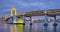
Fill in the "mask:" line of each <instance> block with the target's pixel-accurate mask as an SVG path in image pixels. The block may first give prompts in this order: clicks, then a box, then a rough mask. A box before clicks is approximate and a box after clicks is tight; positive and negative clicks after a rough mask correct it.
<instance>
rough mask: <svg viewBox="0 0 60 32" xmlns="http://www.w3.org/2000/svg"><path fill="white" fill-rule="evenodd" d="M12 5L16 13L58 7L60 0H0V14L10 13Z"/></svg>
mask: <svg viewBox="0 0 60 32" xmlns="http://www.w3.org/2000/svg"><path fill="white" fill-rule="evenodd" d="M12 7H16V8H17V12H18V13H20V12H29V11H37V10H48V9H60V0H0V16H4V15H5V14H10V8H12Z"/></svg>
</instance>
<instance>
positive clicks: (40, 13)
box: [0, 8, 60, 32]
mask: <svg viewBox="0 0 60 32" xmlns="http://www.w3.org/2000/svg"><path fill="white" fill-rule="evenodd" d="M16 10H17V9H16V8H11V9H10V16H8V15H6V16H4V17H2V18H0V20H1V21H0V22H1V23H4V22H5V23H6V22H7V24H14V25H13V27H15V28H14V29H15V30H14V32H17V31H16V30H17V29H18V32H19V31H21V32H24V31H22V30H24V25H25V24H26V23H25V20H24V18H23V17H29V18H30V19H29V20H26V21H30V22H29V25H30V32H32V31H31V27H32V21H31V19H32V16H49V17H54V19H55V21H54V22H53V26H54V32H56V29H57V28H56V27H57V23H56V16H57V15H60V9H52V10H39V11H32V12H24V13H22V14H17V11H16ZM16 18H17V20H16ZM3 21H4V22H3ZM45 21H46V19H45ZM15 24H16V25H15ZM43 26H44V32H47V26H48V24H47V22H45V23H44V24H43ZM16 27H17V28H16ZM11 31H12V30H11ZM50 32H53V31H52V28H51V29H50Z"/></svg>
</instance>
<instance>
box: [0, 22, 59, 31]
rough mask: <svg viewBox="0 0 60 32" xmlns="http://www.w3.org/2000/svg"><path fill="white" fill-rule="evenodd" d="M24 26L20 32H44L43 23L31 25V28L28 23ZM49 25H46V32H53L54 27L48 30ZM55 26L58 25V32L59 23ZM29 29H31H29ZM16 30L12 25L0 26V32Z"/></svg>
mask: <svg viewBox="0 0 60 32" xmlns="http://www.w3.org/2000/svg"><path fill="white" fill-rule="evenodd" d="M25 24H26V25H25V26H24V28H21V29H23V30H22V31H24V32H44V30H43V29H44V28H43V27H44V26H43V24H44V23H33V24H32V26H30V24H29V23H25ZM50 24H51V23H48V26H47V32H53V28H54V27H53V25H52V27H51V28H50ZM57 24H58V26H57V32H60V23H57ZM30 27H31V29H30ZM18 29H19V28H18V26H16V27H15V29H14V25H12V24H0V32H14V31H16V30H17V31H18ZM21 29H20V30H21ZM51 29H52V31H51ZM19 32H21V31H19Z"/></svg>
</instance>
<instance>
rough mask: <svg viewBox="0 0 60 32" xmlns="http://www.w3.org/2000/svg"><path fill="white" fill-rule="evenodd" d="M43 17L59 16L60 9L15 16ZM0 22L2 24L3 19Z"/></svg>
mask: <svg viewBox="0 0 60 32" xmlns="http://www.w3.org/2000/svg"><path fill="white" fill-rule="evenodd" d="M44 15H49V16H56V15H60V9H53V10H40V11H32V12H25V13H23V14H17V15H15V16H16V17H20V16H44ZM10 17H11V16H10ZM10 17H8V18H10ZM1 19H2V20H1ZM0 20H1V21H0V22H3V21H4V20H5V17H2V18H0Z"/></svg>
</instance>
